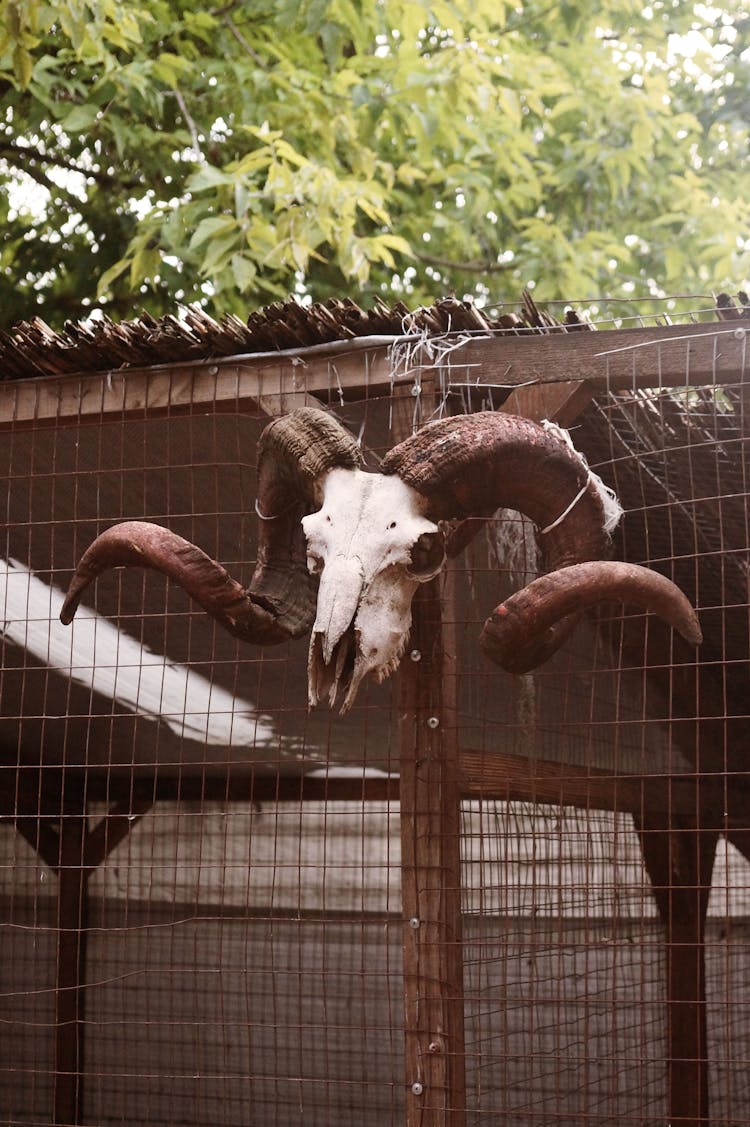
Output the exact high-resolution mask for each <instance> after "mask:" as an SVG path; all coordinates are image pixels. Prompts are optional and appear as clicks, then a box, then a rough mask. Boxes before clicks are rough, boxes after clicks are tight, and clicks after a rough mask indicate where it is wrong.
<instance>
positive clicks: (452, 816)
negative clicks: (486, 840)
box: [400, 580, 466, 1127]
mask: <svg viewBox="0 0 750 1127" xmlns="http://www.w3.org/2000/svg"><path fill="white" fill-rule="evenodd" d="M413 616H414V620H413V626H412V634H411V642H410V647H411V652H410V655H408V656H407V658H406V660H405V662H404V663H403V664H402V668H401V675H400V681H401V685H400V688H401V700H400V744H401V879H402V903H403V911H404V948H403V949H404V997H405V1005H404V1015H405V1029H404V1034H405V1046H406V1108H407V1112H406V1123H407V1127H417V1125H418V1127H461V1125H462V1124H463V1123H464V1122H465V1104H466V1094H465V1093H466V1085H465V1075H464V1008H463V967H462V946H461V889H460V875H461V866H460V823H459V816H460V792H459V786H458V772H457V749H456V722H455V711H454V707H453V706H452V703H451V696H452V689H451V686H450V685H449V684H448V685H446V678H445V676H444V655H443V642H442V636H441V599H440V590H439V583H438V581H437V580H433V581H432V582H431V583H429V584H427V585H425V586H424V587H422V588H421V589H420V590H419V591H418V593H417V596H416V597H415V601H414V605H413Z"/></svg>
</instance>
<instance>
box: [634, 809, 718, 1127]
mask: <svg viewBox="0 0 750 1127" xmlns="http://www.w3.org/2000/svg"><path fill="white" fill-rule="evenodd" d="M637 828H638V831H639V836H640V841H641V849H642V851H643V859H644V861H645V864H646V868H647V870H648V874H649V877H650V878H651V883H652V885H653V889H654V897H655V899H656V904H657V907H658V909H659V915H660V916H661V920H662V923H663V924H664V927H665V929H666V933H667V936H666V939H667V941H666V959H667V1054H668V1060H667V1069H668V1101H669V1106H668V1120H669V1122H670V1123H672V1124H675V1127H676V1125H677V1124H679V1127H705V1125H706V1124H707V1123H708V1122H709V1118H708V1115H709V1108H708V1030H707V1021H706V966H705V930H706V913H707V910H708V897H709V894H710V891H711V872H712V869H713V863H714V854H715V851H716V842H717V840H718V834H717V833H716V832H715V831H714V830H713V829H700V828H698V827H696V826H689V825H686V824H682V825H681V824H680V823H679V822H678V821H676V820H673V821H672V823H671V824H670V826H669V827H668V828H667V827H665V826H664V825H663V824H662V825H657V824H656V823H655V822H651V821H650V820H649V819H648V818H644V819H641V820H640V822H639V824H638V825H637Z"/></svg>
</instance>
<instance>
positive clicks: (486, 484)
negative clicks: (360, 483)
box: [381, 412, 700, 673]
mask: <svg viewBox="0 0 750 1127" xmlns="http://www.w3.org/2000/svg"><path fill="white" fill-rule="evenodd" d="M381 470H382V472H383V473H391V474H398V476H399V477H401V478H402V479H403V480H404V481H405V482H407V484H409V485H411V486H412V487H413V488H414V489H416V490H418V491H419V492H420V493H422V494H423V495H424V496H425V497H427V499H428V502H429V516H430V518H431V519H433V520H456V519H458V520H461V521H463V520H468V519H469V518H472V517H489V516H491V515H492V514H493V513H494V512H495V510H496V509H499V508H507V509H515V510H517V511H518V512H521V513H523V514H524V515H526V516H528V517H529V518H530V519H531V520H532V521H533V522H534V524H535V525H536V530H537V531H536V536H537V543H538V545H539V548H540V551H541V557H542V570H543V571H544V572H547V573H548V574H547V575H546V576H543V577H542V578H540V579H538V580H535V581H534V582H533V583H531V584H529V586H528V587H526V588H525V589H524V590H523V591H521V592H517V593H516V594H515V595H513V596H511V598H510V599H508V600H506V602H505V603H503V604H502V605H501V606H500V607H498V608H497V609H496V610H495V612H494V613H493V614H492V615H491V616H490V618H488V620H487V622H486V623H485V627H484V630H483V632H482V636H481V639H480V640H481V644H482V648H483V649H484V650H485V652H486V653H487V655H488V656H489V657H490V658H492V660H494V661H496V662H497V663H498V664H500V665H502V666H503V667H504V668H506V669H508V670H510V671H511V672H516V673H517V672H525V671H527V670H528V669H531V668H535V667H536V666H538V665H541V664H543V662H545V661H546V660H547V659H548V658H549V657H551V656H552V654H553V653H555V651H556V650H557V649H558V648H559V647H560V646H561V645H562V643H563V642H564V641H565V639H566V638H567V637H568V635H569V634H570V632H571V630H572V629H573V627H574V626H575V624H576V623H577V622H578V620H579V618H580V615H581V613H582V611H583V610H584V609H585V608H586V607H587V606H590V605H592V604H593V603H599V602H604V601H615V602H635V603H636V604H637V605H639V606H641V607H643V608H644V609H647V610H652V611H654V612H655V613H656V614H658V615H660V616H661V617H663V618H666V619H667V621H669V622H671V623H672V625H674V626H675V627H676V628H677V629H678V630H679V631H680V632H681V633H683V635H684V636H685V637H686V638H687V639H688V640H689V641H691V642H693V643H697V642H699V641H700V629H699V627H698V623H697V619H696V618H695V614H694V612H693V611H692V608H691V607H690V606H689V604H688V603H687V601H686V600H685V598H684V596H683V595H682V594H681V592H680V591H679V589H678V588H677V587H675V586H674V584H673V583H671V582H670V581H669V580H667V579H665V578H664V577H663V576H661V575H658V573H656V572H652V571H650V570H649V569H647V568H642V567H637V566H635V565H621V564H615V563H610V562H606V561H605V560H603V559H602V557H606V556H607V555H608V552H609V546H610V539H609V535H608V533H607V531H606V529H605V516H604V507H603V503H602V499H601V496H600V493H599V490H598V488H597V486H596V484H595V482H594V481H593V480H592V477H591V474H590V473H589V470H588V467H587V466H586V463H585V461H584V460H583V458H581V457H580V456H579V455H578V454H576V452H575V451H574V450H573V449H572V448H571V447H570V446H569V445H568V444H567V443H566V442H565V441H564V440H563V439H561V438H559V437H558V436H557V435H556V434H555V433H554V432H553V431H552V430H550V429H547V428H545V427H542V426H539V425H538V424H537V423H533V422H531V421H529V420H528V419H522V418H519V417H516V416H513V415H505V414H500V413H494V412H479V413H477V414H474V415H467V416H461V417H457V418H449V419H443V420H440V421H439V422H436V423H432V424H430V425H428V426H426V427H425V428H424V429H423V430H421V431H419V432H417V434H415V435H413V436H412V437H411V438H408V439H406V440H405V441H404V442H402V443H400V444H399V445H398V446H396V447H394V448H393V450H391V451H390V453H389V454H388V455H387V456H386V458H385V460H384V461H383V464H382V466H381ZM465 543H466V538H465V537H462V536H461V535H460V532H459V535H458V537H457V538H456V544H457V549H456V550H460V549H461V548H462V547H463V546H464V544H465ZM593 561H598V562H593ZM583 564H585V565H587V566H586V567H583V568H581V567H580V566H577V565H583Z"/></svg>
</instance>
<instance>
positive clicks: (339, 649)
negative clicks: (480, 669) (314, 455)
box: [302, 468, 445, 712]
mask: <svg viewBox="0 0 750 1127" xmlns="http://www.w3.org/2000/svg"><path fill="white" fill-rule="evenodd" d="M320 492H321V499H322V504H321V507H320V509H319V510H318V511H317V512H314V513H311V514H310V515H309V516H306V517H303V519H302V527H303V530H304V533H305V537H306V540H307V563H308V569H309V570H310V572H311V574H314V575H318V576H319V581H320V586H319V589H318V601H317V613H316V617H315V622H314V624H313V628H312V635H311V638H310V649H309V657H308V692H309V700H310V704H311V705H315V704H317V703H318V701H320V700H321V699H323V698H324V697H327V698H328V700H329V702H330V703H331V704H334V703H335V702H336V701H337V699H338V698H340V697H343V703H342V706H341V710H342V712H345V711H346V710H347V709H348V708H349V707H350V705H351V703H352V701H353V700H354V697H355V695H356V693H357V689H358V687H359V685H360V682H361V681H362V679H363V678H364V677H365V676H367V675H368V674H372V675H373V677H374V678H375V679H376V680H377V681H382V680H383V679H384V678H386V677H388V676H389V675H390V674H391V673H392V672H393V671H394V669H396V667H397V666H398V663H399V660H400V658H401V655H402V653H403V651H404V646H405V645H406V641H407V638H408V636H409V630H410V627H411V601H412V597H413V595H414V592H415V591H416V589H417V587H418V585H419V584H420V583H425V582H427V580H429V579H432V578H433V576H435V575H437V573H438V572H439V571H440V569H441V567H442V566H443V563H444V560H445V547H444V537H443V533H442V531H441V529H440V527H439V525H437V524H435V523H434V521H431V520H428V519H427V517H426V516H425V515H424V512H425V509H426V507H427V502H426V500H425V498H424V497H423V496H422V495H421V494H419V493H417V491H416V490H415V489H412V488H411V487H410V486H408V485H406V484H405V483H404V482H403V481H402V480H401V479H400V478H399V477H395V476H394V477H385V476H383V475H382V474H374V473H365V472H363V471H362V470H359V469H341V468H336V469H332V470H330V471H329V472H328V473H327V474H326V475H325V476H324V478H323V479H322V481H321V482H320Z"/></svg>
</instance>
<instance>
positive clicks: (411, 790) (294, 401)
mask: <svg viewBox="0 0 750 1127" xmlns="http://www.w3.org/2000/svg"><path fill="white" fill-rule="evenodd" d="M749 333H750V320H744V321H743V320H735V321H732V322H725V323H718V324H705V323H704V324H687V325H675V326H663V327H654V328H636V329H622V330H617V329H608V330H603V331H598V332H574V333H573V332H571V333H554V332H553V333H549V334H540V335H537V334H533V335H523V334H520V335H517V336H514V335H510V336H493V335H490V334H488V335H483V334H481V333H478V334H476V335H465V336H459V337H458V338H457V339H454V340H451V341H450V348H442V347H437V346H436V342H435V340H434V339H431V338H429V337H418V338H416V339H414V340H411V341H409V338H408V336H407V341H408V342H409V353H408V356H409V362H408V365H404V366H402V367H401V368H400V369H396V370H394V368H393V364H392V351H391V350H392V346H393V343H394V342H393V340H391V339H384V338H377V337H368V338H363V339H356V338H355V339H354V340H348V341H345V342H341V343H332V344H324V345H319V346H313V347H310V348H306V349H305V348H300V349H297V350H289V351H286V352H283V353H282V352H273V353H264V354H254V355H244V356H232V357H226V358H220V359H213V360H209V361H197V362H195V361H194V362H182V363H176V364H173V365H158V366H152V367H148V368H129V369H126V370H117V371H111V372H96V373H93V374H80V375H77V374H73V375H62V376H55V377H49V376H45V377H33V378H29V379H14V380H9V381H7V382H4V383H0V431H2V432H5V433H6V434H7V433H9V432H14V431H19V430H23V429H25V428H39V427H44V426H50V427H55V426H56V425H59V424H64V423H65V422H70V421H75V422H76V423H90V424H92V425H95V424H98V423H99V422H101V421H102V419H104V418H114V419H118V420H120V419H129V418H152V417H158V416H169V417H172V416H175V415H178V414H184V413H187V414H190V413H206V412H211V411H216V412H221V411H225V410H226V411H231V412H238V411H240V412H241V411H248V412H251V413H253V414H258V413H259V412H262V413H265V414H266V415H268V416H273V415H278V414H281V413H284V412H286V411H288V410H290V409H293V408H295V407H298V406H300V405H316V406H320V405H323V406H325V405H327V404H333V405H336V404H337V403H338V402H339V401H340V400H341V401H343V397H344V396H345V397H346V400H347V401H348V402H350V401H352V400H356V399H357V398H365V397H367V396H372V395H375V394H395V395H396V396H398V397H400V402H401V405H402V408H403V426H404V428H405V430H407V429H408V428H410V426H411V422H412V418H413V416H414V411H415V409H416V408H417V406H418V407H419V408H420V410H421V412H422V416H423V417H429V415H430V413H431V411H432V409H433V408H434V406H435V405H436V404H438V403H439V402H440V399H441V396H443V394H444V389H445V387H446V386H447V379H448V378H449V379H450V382H451V384H452V386H454V387H455V386H457V385H460V386H464V387H465V388H466V389H467V391H468V392H469V393H470V394H471V395H472V396H474V397H479V398H484V399H489V400H491V397H492V393H493V390H494V391H495V393H496V395H497V394H499V393H500V392H501V391H502V396H503V397H505V396H507V398H504V402H503V404H502V409H503V410H505V411H511V412H513V413H516V414H521V415H525V416H527V417H530V418H534V419H541V418H548V419H552V420H554V421H557V422H558V423H560V424H561V425H563V426H567V427H569V426H570V425H571V424H573V423H574V422H575V419H576V418H577V416H578V414H579V412H580V411H581V410H582V409H583V407H584V406H585V405H586V403H587V402H588V401H589V399H590V397H591V396H592V395H593V394H595V393H596V392H597V391H599V390H604V389H606V390H613V389H617V388H625V387H627V388H632V387H633V386H634V384H635V386H637V387H643V388H664V387H671V386H685V385H686V384H688V385H694V386H696V387H697V386H706V385H723V384H729V383H731V384H743V386H744V395H745V396H746V397H750V375H749V374H748V366H747V356H746V353H747V340H748V334H749ZM636 358H637V363H636V362H635V359H636ZM686 361H687V363H686ZM509 389H510V394H508V391H509ZM746 402H747V403H748V405H749V407H748V409H749V410H750V398H747V399H746ZM449 587H450V578H449V579H448V588H449ZM443 599H444V594H443ZM446 629H447V628H446V627H445V626H444V625H443V623H442V616H441V599H440V597H439V595H438V590H437V586H436V583H435V581H433V583H432V584H430V585H428V586H427V587H426V588H425V589H424V591H423V592H422V594H421V597H420V599H419V600H418V601H417V603H416V604H415V607H414V625H413V631H412V639H411V647H410V648H411V651H412V652H411V660H410V659H409V657H408V656H407V657H405V659H404V661H403V662H402V666H401V670H400V674H399V676H400V694H401V713H402V721H401V727H400V749H401V750H400V764H401V767H400V779H395V778H363V779H361V780H354V779H346V778H330V779H323V778H306V777H304V776H301V777H299V778H298V779H292V778H289V777H279V778H274V777H271V776H268V775H263V776H260V775H257V774H256V773H255V772H253V771H251V770H249V771H248V772H247V773H246V775H244V776H243V775H242V773H241V772H240V771H239V770H238V768H237V767H236V766H233V767H232V772H231V779H230V780H227V779H222V778H219V777H216V776H212V777H209V776H206V777H204V778H194V779H190V778H187V777H186V778H180V779H174V778H171V777H169V778H167V777H161V776H160V775H159V774H158V773H155V774H154V776H153V778H151V779H148V780H143V779H141V780H138V781H136V782H135V783H133V782H132V781H130V782H128V781H123V780H118V779H117V778H116V777H108V776H107V775H105V774H104V773H103V772H102V774H101V775H96V774H94V775H91V776H90V777H88V778H87V779H86V782H85V785H84V784H83V783H82V782H81V780H80V778H66V777H65V769H64V768H60V769H53V768H43V769H41V770H38V771H34V770H32V769H24V770H23V771H19V772H17V774H16V777H15V779H14V781H13V782H12V784H11V782H10V780H9V776H10V775H11V773H10V772H3V773H0V803H1V806H0V812H1V813H2V815H3V816H6V817H13V818H14V819H15V825H16V828H17V831H18V832H19V833H20V834H21V835H23V837H24V838H26V840H27V841H29V842H30V843H31V845H32V846H33V847H34V848H35V849H36V850H37V851H38V853H39V855H40V856H41V857H42V858H43V859H44V861H45V862H46V863H47V864H48V865H49V866H50V867H51V869H53V870H54V871H55V872H56V873H57V874H58V876H59V893H58V926H59V939H58V953H57V989H56V997H57V1005H56V1048H55V1074H56V1089H55V1093H54V1103H55V1107H54V1122H55V1123H56V1124H60V1125H62V1124H77V1123H80V1122H82V1114H83V1096H84V1086H85V1061H84V1059H83V1036H82V1029H83V1019H84V1012H83V1006H84V990H83V989H82V982H83V981H84V977H85V976H84V967H85V959H86V943H85V934H86V920H87V882H88V878H89V876H90V875H91V873H92V872H94V871H95V869H96V868H97V866H98V865H99V864H100V863H101V862H102V860H103V859H104V858H105V857H106V856H107V855H108V854H109V852H110V851H111V850H112V849H113V848H114V846H115V845H117V844H118V843H119V842H120V841H122V840H123V839H124V838H125V837H126V836H127V834H128V833H129V831H130V828H131V827H132V826H133V824H134V823H135V821H136V820H137V819H138V818H139V817H141V816H142V815H143V814H144V813H145V812H146V811H148V810H149V809H150V808H151V806H152V805H153V803H154V802H156V801H178V800H184V799H196V798H201V799H210V798H212V797H218V798H221V799H222V800H225V801H226V800H227V799H228V800H230V801H231V800H232V799H237V800H240V799H241V800H243V801H247V800H248V799H263V798H268V799H272V800H273V799H276V800H279V799H281V798H284V797H289V798H294V799H306V798H324V799H326V800H327V801H329V802H331V801H335V800H337V799H352V798H355V799H357V800H360V799H361V800H362V801H364V802H367V801H368V800H371V799H383V798H386V799H398V800H399V801H400V812H401V813H400V817H401V836H402V884H403V905H402V908H403V953H404V997H405V1033H406V1038H405V1044H406V1060H405V1071H404V1081H405V1087H406V1123H407V1125H408V1127H417V1125H419V1127H462V1125H463V1124H464V1123H465V1110H464V1107H465V1099H464V1090H465V1089H464V1076H463V1064H464V1056H463V1002H462V968H461V963H460V942H459V940H460V935H461V913H460V904H459V896H458V890H459V887H460V858H459V852H458V843H459V830H458V825H459V804H460V802H461V800H462V799H464V798H480V799H487V798H493V799H524V800H529V801H532V802H544V803H551V804H556V803H557V804H561V805H572V806H579V807H585V808H588V809H592V808H593V809H597V808H598V809H603V810H618V811H629V812H630V813H632V815H633V817H634V819H635V824H636V827H637V829H638V830H639V831H640V839H641V843H642V847H643V852H644V861H645V864H646V867H647V870H648V872H649V875H650V877H651V880H652V884H653V888H654V893H655V897H656V902H657V906H658V910H659V914H660V916H661V919H662V922H663V924H664V927H665V929H666V956H667V1008H668V1019H667V1037H668V1059H669V1076H668V1108H669V1121H670V1122H679V1123H681V1124H682V1125H683V1127H697V1125H698V1124H704V1123H706V1122H708V1114H709V1112H708V1080H707V1075H708V1052H707V1042H706V1016H705V1008H706V1001H705V965H704V950H703V942H704V928H705V919H706V910H707V904H708V893H709V889H710V884H711V871H712V865H713V857H714V849H715V845H716V842H717V839H718V836H719V833H721V832H724V833H726V832H727V829H728V827H729V829H730V830H731V835H732V840H734V841H735V842H737V843H740V844H741V845H743V846H744V850H746V851H747V853H748V855H750V826H747V825H745V824H743V822H742V811H741V810H739V809H738V810H733V809H732V808H731V807H730V808H729V809H727V797H726V793H725V780H723V779H722V778H721V777H720V776H717V775H714V776H711V777H708V776H706V777H701V776H700V775H694V776H688V777H685V776H684V775H683V776H677V775H676V776H651V777H633V776H629V777H623V776H621V775H619V776H613V775H611V774H609V773H608V772H606V771H603V770H589V769H584V768H580V767H573V766H565V765H562V764H560V763H552V762H545V761H539V760H535V761H528V760H526V759H522V758H521V757H517V756H512V755H508V754H504V753H500V752H498V754H497V755H495V756H493V758H492V759H489V758H488V756H487V755H486V754H480V753H479V752H477V751H474V750H472V749H471V748H467V747H463V746H460V744H459V742H458V739H457V736H456V723H455V720H454V719H453V713H454V710H455V690H454V680H455V670H454V669H453V668H452V664H451V662H452V658H451V654H452V653H453V647H452V646H451V644H450V639H449V638H446ZM60 795H63V796H64V798H63V806H62V816H61V817H60V816H59V815H60V814H61V806H60V801H61V800H60ZM91 801H99V802H104V803H106V804H107V805H108V809H109V814H108V816H107V817H106V818H104V819H103V820H102V822H101V823H100V824H99V826H98V827H97V828H96V829H95V830H93V831H92V830H90V829H87V823H86V818H85V812H86V807H87V803H89V802H91ZM45 813H47V814H50V815H57V816H58V817H57V818H56V821H50V819H49V818H46V817H45V816H44V815H45ZM655 830H657V831H659V832H658V833H654V832H650V831H655Z"/></svg>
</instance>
